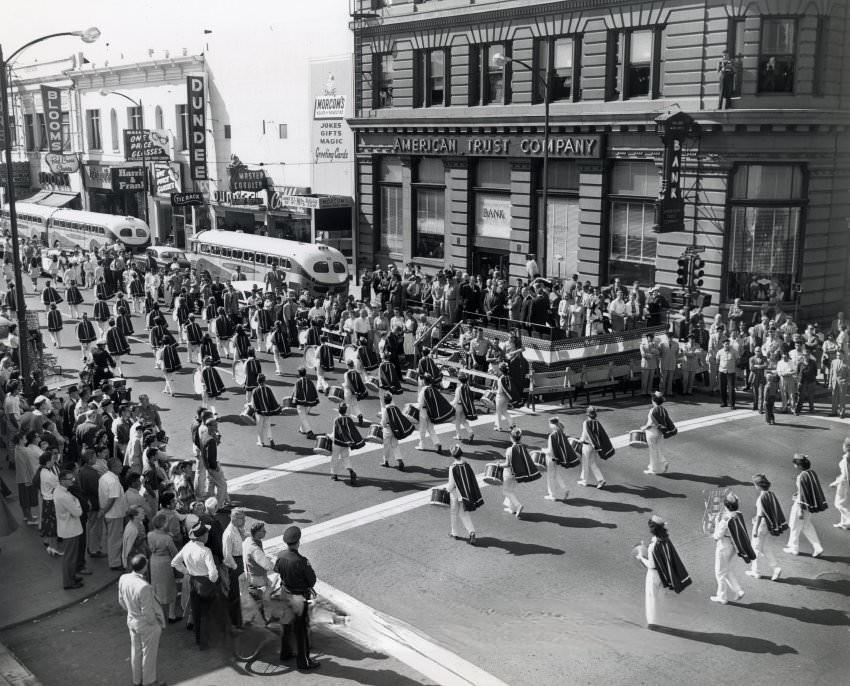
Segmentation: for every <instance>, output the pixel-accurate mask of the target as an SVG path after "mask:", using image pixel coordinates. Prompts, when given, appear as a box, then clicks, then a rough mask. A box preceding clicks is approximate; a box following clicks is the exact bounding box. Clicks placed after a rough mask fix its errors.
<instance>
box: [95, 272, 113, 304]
mask: <svg viewBox="0 0 850 686" xmlns="http://www.w3.org/2000/svg"><path fill="white" fill-rule="evenodd" d="M94 293H95V297H96V298H97V299H98V300H109V299H110V298H111V297H112V292H111V291H110V290H109V284H107V283H106V279H105V278H104V277H102V276H101V277H100V278H99V279H98V280H97V285H96V286H95V288H94Z"/></svg>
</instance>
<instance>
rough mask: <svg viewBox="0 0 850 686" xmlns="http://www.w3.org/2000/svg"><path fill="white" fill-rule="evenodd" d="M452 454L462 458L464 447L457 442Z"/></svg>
mask: <svg viewBox="0 0 850 686" xmlns="http://www.w3.org/2000/svg"><path fill="white" fill-rule="evenodd" d="M451 455H452V457H454V458H455V459H457V458H460V457H463V449H462V448H461V447H460V446H459V445H457V444H455V445H454V446H453V447H452V450H451Z"/></svg>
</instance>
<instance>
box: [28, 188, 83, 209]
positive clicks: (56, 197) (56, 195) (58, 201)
mask: <svg viewBox="0 0 850 686" xmlns="http://www.w3.org/2000/svg"><path fill="white" fill-rule="evenodd" d="M78 197H79V193H63V192H62V191H51V192H50V193H48V194H47V196H46V197H44V198H42V199H41V200H37V201H36V202H37V203H38V204H39V205H47V206H48V207H67V206H68V205H70V204H71V203H72V202H74V201H75V200H76V199H77V198H78Z"/></svg>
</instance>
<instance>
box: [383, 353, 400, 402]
mask: <svg viewBox="0 0 850 686" xmlns="http://www.w3.org/2000/svg"><path fill="white" fill-rule="evenodd" d="M378 385H379V386H380V387H381V388H382V389H383V390H385V391H389V392H390V393H392V394H393V395H400V394H401V393H402V389H401V377H400V376H399V374H398V369H396V366H395V365H394V364H393V362H392V359H391V355H390V354H389V353H386V352H385V353H384V361H383V362H381V366H380V367H378Z"/></svg>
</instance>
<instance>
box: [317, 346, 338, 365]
mask: <svg viewBox="0 0 850 686" xmlns="http://www.w3.org/2000/svg"><path fill="white" fill-rule="evenodd" d="M319 366H320V367H321V368H322V370H324V371H326V372H332V371H333V369H334V366H335V365H334V351H333V348H331V346H330V345H328V344H327V343H322V344H321V345H320V346H319Z"/></svg>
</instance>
